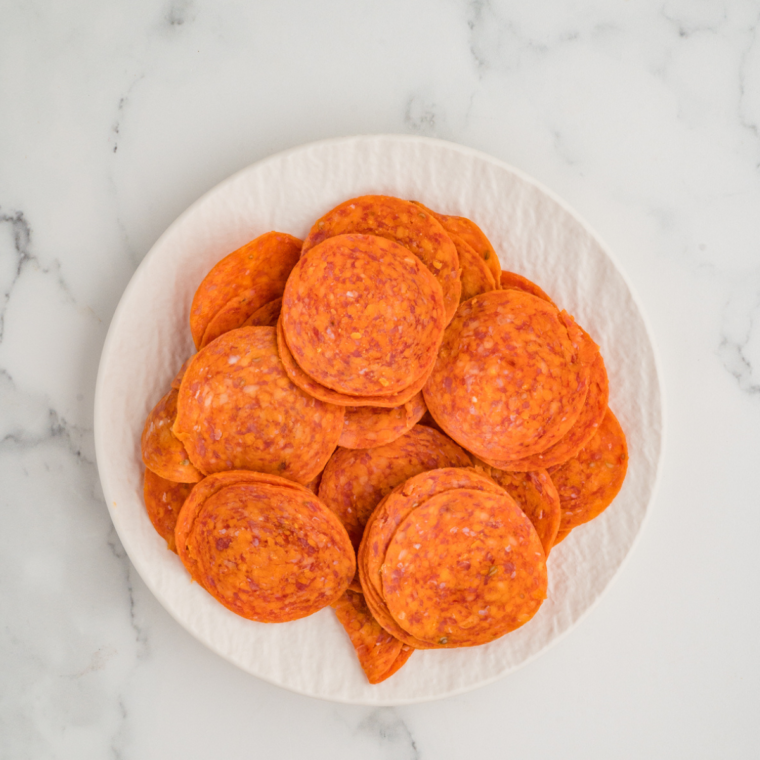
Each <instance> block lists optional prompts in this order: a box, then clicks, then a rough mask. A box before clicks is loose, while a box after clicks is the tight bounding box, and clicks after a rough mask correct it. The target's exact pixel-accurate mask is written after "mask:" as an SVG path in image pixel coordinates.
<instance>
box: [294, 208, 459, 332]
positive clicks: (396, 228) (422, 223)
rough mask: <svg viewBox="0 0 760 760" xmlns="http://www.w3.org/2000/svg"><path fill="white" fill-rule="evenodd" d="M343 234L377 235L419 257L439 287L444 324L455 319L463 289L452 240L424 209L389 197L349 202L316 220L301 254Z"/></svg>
mask: <svg viewBox="0 0 760 760" xmlns="http://www.w3.org/2000/svg"><path fill="white" fill-rule="evenodd" d="M346 233H361V234H366V235H377V236H379V237H382V238H386V239H387V240H392V241H394V242H396V243H399V244H401V245H403V246H404V247H405V248H407V249H408V250H410V251H411V252H412V253H414V254H415V255H416V256H418V257H419V259H420V260H421V261H422V262H423V264H424V265H425V266H426V267H427V268H428V269H429V270H430V272H431V273H432V274H433V275H434V276H435V278H436V280H437V281H438V284H439V285H440V286H441V290H442V291H443V300H444V303H445V313H446V322H448V321H449V320H450V319H451V318H452V317H453V316H454V312H456V310H457V305H458V304H459V296H460V292H461V287H462V286H461V283H460V281H459V258H458V256H457V251H456V248H455V246H454V243H453V242H452V241H451V238H450V237H449V236H448V234H447V233H446V231H445V230H444V228H443V227H442V226H441V224H440V223H439V222H438V221H437V220H436V219H435V217H433V216H432V215H431V213H430V212H428V211H427V209H423V208H420V207H419V206H418V205H417V204H415V203H413V202H412V201H405V200H402V199H401V198H393V197H391V196H388V195H365V196H362V197H361V198H352V199H351V200H348V201H346V202H345V203H341V204H340V205H339V206H336V207H335V208H334V209H332V210H331V211H328V212H327V213H326V214H325V215H324V216H323V217H322V218H321V219H318V220H317V222H316V223H315V224H314V226H313V227H312V228H311V231H310V232H309V234H308V236H307V237H306V240H304V244H303V253H304V254H305V253H306V252H307V251H309V250H310V249H312V248H314V247H315V246H317V245H319V244H320V243H321V242H322V241H324V240H327V239H328V238H331V237H334V236H336V235H344V234H346Z"/></svg>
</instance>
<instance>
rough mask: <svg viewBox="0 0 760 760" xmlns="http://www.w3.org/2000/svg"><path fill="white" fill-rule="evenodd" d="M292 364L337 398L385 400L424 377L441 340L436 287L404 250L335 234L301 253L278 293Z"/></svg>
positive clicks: (379, 239) (440, 306) (440, 305)
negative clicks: (380, 397) (381, 397)
mask: <svg viewBox="0 0 760 760" xmlns="http://www.w3.org/2000/svg"><path fill="white" fill-rule="evenodd" d="M281 322H282V329H283V334H284V336H285V340H286V342H287V345H288V348H289V349H290V352H291V354H292V355H293V358H294V359H295V361H296V362H297V363H298V365H299V366H300V367H301V369H302V370H303V371H304V372H306V374H307V375H309V376H310V377H311V378H313V379H314V380H316V381H317V382H318V383H320V384H321V385H324V386H325V387H327V388H331V389H333V390H335V391H338V392H339V393H345V394H351V395H356V396H373V395H390V394H393V393H397V392H399V391H402V390H404V389H405V388H407V387H408V386H409V385H410V384H411V383H413V382H414V381H415V380H417V379H418V378H420V377H423V376H425V375H427V374H428V373H429V372H430V368H431V367H432V365H433V364H434V362H435V357H436V354H437V352H438V346H439V345H440V342H441V338H442V337H443V328H444V314H443V299H442V295H441V289H440V287H439V286H438V283H437V282H436V280H435V278H434V277H433V276H432V275H431V274H430V272H429V271H428V270H427V269H426V268H425V267H424V266H423V264H422V263H421V262H420V260H419V259H418V258H417V257H416V256H414V255H413V254H412V253H411V252H410V251H409V250H408V249H407V248H404V247H403V246H401V245H399V244H397V243H394V242H392V241H390V240H386V239H385V238H382V237H377V236H373V235H339V236H337V237H331V238H329V239H328V240H326V241H325V242H323V243H321V244H320V245H319V246H317V247H315V248H312V249H310V250H308V251H307V252H306V253H305V254H304V255H303V256H302V257H301V260H300V261H299V262H298V264H297V265H296V266H295V268H294V269H293V272H292V274H291V276H290V278H289V280H288V283H287V285H286V287H285V294H284V296H283V299H282V317H281Z"/></svg>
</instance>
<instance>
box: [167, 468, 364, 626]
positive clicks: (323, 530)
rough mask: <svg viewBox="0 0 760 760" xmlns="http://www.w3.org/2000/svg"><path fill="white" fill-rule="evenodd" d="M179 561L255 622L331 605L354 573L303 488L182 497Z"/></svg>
mask: <svg viewBox="0 0 760 760" xmlns="http://www.w3.org/2000/svg"><path fill="white" fill-rule="evenodd" d="M181 520H182V523H183V528H182V531H181V538H182V540H181V542H180V541H179V539H180V524H179V523H178V528H177V539H178V549H179V555H180V559H182V561H183V563H184V564H185V566H186V567H187V569H188V570H189V571H190V572H191V574H192V575H193V578H194V579H195V580H197V581H198V582H199V583H200V584H201V585H202V586H203V587H204V588H205V589H206V590H207V591H208V592H209V593H210V594H211V595H212V596H213V597H214V598H215V599H217V600H218V601H219V602H221V603H222V604H223V605H224V606H225V607H227V608H228V609H230V610H232V611H233V612H234V613H236V614H238V615H240V616H242V617H245V618H248V619H249V620H256V621H258V622H262V623H281V622H286V621H289V620H297V619H299V618H302V617H306V616H307V615H311V614H313V613H314V612H317V611H318V610H320V609H322V608H323V607H326V606H328V605H330V604H332V603H333V602H335V601H336V600H337V599H338V598H339V597H340V596H341V594H343V592H344V591H345V590H346V587H347V586H348V583H349V581H350V579H351V578H352V577H353V574H354V570H355V560H354V553H353V550H352V547H351V544H350V541H349V540H348V536H347V535H346V532H345V530H344V529H343V527H342V526H341V524H340V522H339V521H338V520H337V519H336V518H335V515H333V514H332V513H331V512H330V510H328V509H327V508H326V507H325V505H324V504H323V503H322V502H321V501H320V500H319V499H318V498H317V497H316V496H314V495H313V494H312V493H311V492H309V491H308V490H307V489H306V488H302V487H297V488H293V487H292V486H290V485H283V484H275V483H267V482H256V481H250V482H239V483H237V484H231V485H225V486H223V487H221V488H219V490H217V491H216V492H215V493H213V494H212V495H210V496H208V498H206V499H204V500H203V501H200V500H198V499H192V500H191V499H188V501H186V502H185V506H184V507H183V509H182V515H181Z"/></svg>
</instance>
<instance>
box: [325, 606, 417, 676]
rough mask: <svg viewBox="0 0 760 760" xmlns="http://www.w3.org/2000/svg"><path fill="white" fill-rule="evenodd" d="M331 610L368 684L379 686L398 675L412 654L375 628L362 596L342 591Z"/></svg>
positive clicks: (376, 624)
mask: <svg viewBox="0 0 760 760" xmlns="http://www.w3.org/2000/svg"><path fill="white" fill-rule="evenodd" d="M332 608H333V609H334V610H335V616H336V617H337V618H338V620H339V621H340V624H341V625H342V626H343V628H345V630H346V633H347V634H348V636H349V638H350V639H351V643H352V644H353V645H354V649H355V650H356V656H357V657H358V658H359V664H360V665H361V666H362V670H363V671H364V673H365V674H366V676H367V680H368V681H369V682H370V683H380V682H381V681H385V680H386V679H387V678H389V677H390V676H392V675H393V674H394V673H396V672H398V670H399V668H400V667H401V666H402V665H404V663H406V661H407V660H408V659H409V657H411V655H412V652H414V649H412V647H410V646H408V645H406V644H402V643H401V642H400V641H399V640H398V639H397V638H395V637H393V636H391V635H390V634H389V633H388V632H387V631H385V630H384V629H383V628H381V627H380V626H379V625H378V623H377V621H376V620H375V618H373V617H372V613H371V612H370V610H369V607H367V603H366V602H365V601H364V597H363V595H362V594H359V593H357V592H355V591H346V593H345V594H343V596H341V597H340V599H338V601H337V602H335V603H333V605H332Z"/></svg>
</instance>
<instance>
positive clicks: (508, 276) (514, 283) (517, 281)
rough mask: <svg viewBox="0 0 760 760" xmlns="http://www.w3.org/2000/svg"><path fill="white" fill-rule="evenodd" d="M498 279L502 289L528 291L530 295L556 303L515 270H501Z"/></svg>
mask: <svg viewBox="0 0 760 760" xmlns="http://www.w3.org/2000/svg"><path fill="white" fill-rule="evenodd" d="M500 281H501V289H502V290H522V291H523V292H524V293H530V294H531V295H532V296H536V298H540V299H542V300H544V301H548V302H549V303H550V304H552V305H553V306H555V305H556V304H555V303H554V301H552V299H551V298H549V296H548V295H546V293H545V292H544V291H543V290H541V288H539V287H538V285H536V283H535V282H531V281H530V280H529V279H528V278H527V277H523V276H522V275H521V274H516V273H515V272H502V273H501V280H500Z"/></svg>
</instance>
